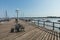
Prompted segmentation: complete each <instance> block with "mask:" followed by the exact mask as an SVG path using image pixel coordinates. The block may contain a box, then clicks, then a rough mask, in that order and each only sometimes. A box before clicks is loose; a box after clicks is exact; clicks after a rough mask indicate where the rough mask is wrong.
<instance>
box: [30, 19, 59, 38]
mask: <svg viewBox="0 0 60 40" xmlns="http://www.w3.org/2000/svg"><path fill="white" fill-rule="evenodd" d="M31 22H33V23H34V24H36V25H38V27H44V28H47V29H48V28H50V30H52V31H54V32H52V33H53V34H54V35H55V34H56V35H57V33H58V35H57V37H58V38H60V23H58V22H47V21H41V20H32V21H31Z"/></svg>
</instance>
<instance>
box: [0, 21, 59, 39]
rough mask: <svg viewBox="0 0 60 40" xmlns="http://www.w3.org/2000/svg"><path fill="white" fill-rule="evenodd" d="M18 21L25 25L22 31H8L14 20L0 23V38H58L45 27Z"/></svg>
mask: <svg viewBox="0 0 60 40" xmlns="http://www.w3.org/2000/svg"><path fill="white" fill-rule="evenodd" d="M19 23H20V24H21V25H23V26H24V27H25V31H24V32H18V33H10V32H9V31H10V29H11V27H12V26H13V25H14V20H12V21H9V22H6V23H5V24H1V23H0V40H60V38H59V37H58V33H54V32H53V31H51V30H48V29H46V28H42V27H39V28H38V27H37V26H36V25H34V24H31V23H29V22H25V21H22V20H20V21H19Z"/></svg>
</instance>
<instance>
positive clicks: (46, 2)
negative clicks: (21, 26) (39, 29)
mask: <svg viewBox="0 0 60 40" xmlns="http://www.w3.org/2000/svg"><path fill="white" fill-rule="evenodd" d="M17 8H19V10H20V11H19V17H21V16H24V17H25V16H26V17H32V16H33V17H42V16H60V0H0V17H5V11H6V10H7V13H8V16H9V17H16V11H15V10H16V9H17Z"/></svg>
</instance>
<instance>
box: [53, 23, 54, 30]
mask: <svg viewBox="0 0 60 40" xmlns="http://www.w3.org/2000/svg"><path fill="white" fill-rule="evenodd" d="M53 30H54V22H53Z"/></svg>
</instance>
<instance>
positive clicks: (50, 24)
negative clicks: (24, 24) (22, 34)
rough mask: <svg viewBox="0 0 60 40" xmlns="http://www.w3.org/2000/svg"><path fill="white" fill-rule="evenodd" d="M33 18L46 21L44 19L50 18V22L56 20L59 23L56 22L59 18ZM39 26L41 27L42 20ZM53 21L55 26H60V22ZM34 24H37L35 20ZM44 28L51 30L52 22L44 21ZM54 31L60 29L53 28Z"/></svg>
mask: <svg viewBox="0 0 60 40" xmlns="http://www.w3.org/2000/svg"><path fill="white" fill-rule="evenodd" d="M35 20H41V21H46V20H50V21H51V22H57V23H60V22H58V20H60V18H38V19H35ZM39 23H40V24H39V25H40V26H41V27H43V25H42V24H43V22H39ZM57 23H55V25H54V26H55V27H60V24H57ZM35 24H36V25H38V23H37V21H36V23H35ZM45 28H47V29H50V30H53V23H49V22H46V23H45ZM54 31H57V32H60V30H59V29H58V28H54Z"/></svg>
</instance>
